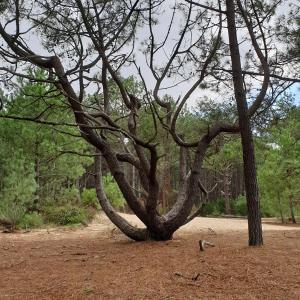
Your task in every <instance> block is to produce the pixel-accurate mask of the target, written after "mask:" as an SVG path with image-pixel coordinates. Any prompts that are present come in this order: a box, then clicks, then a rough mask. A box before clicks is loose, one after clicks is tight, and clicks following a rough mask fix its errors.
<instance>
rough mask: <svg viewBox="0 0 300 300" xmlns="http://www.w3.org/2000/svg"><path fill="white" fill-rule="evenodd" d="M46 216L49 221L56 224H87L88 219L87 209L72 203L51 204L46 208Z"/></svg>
mask: <svg viewBox="0 0 300 300" xmlns="http://www.w3.org/2000/svg"><path fill="white" fill-rule="evenodd" d="M44 216H45V219H46V221H47V222H49V223H54V224H56V225H71V224H80V223H81V224H86V223H87V221H88V220H87V215H86V212H85V210H84V209H83V208H79V207H76V206H72V205H66V206H60V207H54V206H49V207H47V208H45V210H44Z"/></svg>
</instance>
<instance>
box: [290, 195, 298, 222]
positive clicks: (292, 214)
mask: <svg viewBox="0 0 300 300" xmlns="http://www.w3.org/2000/svg"><path fill="white" fill-rule="evenodd" d="M289 206H290V211H291V220H292V223H293V224H296V223H297V222H296V218H295V213H294V207H293V202H292V199H291V198H289Z"/></svg>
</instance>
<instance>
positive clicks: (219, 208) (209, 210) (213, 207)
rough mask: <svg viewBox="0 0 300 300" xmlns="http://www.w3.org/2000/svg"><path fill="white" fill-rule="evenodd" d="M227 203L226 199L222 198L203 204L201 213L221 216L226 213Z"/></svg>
mask: <svg viewBox="0 0 300 300" xmlns="http://www.w3.org/2000/svg"><path fill="white" fill-rule="evenodd" d="M224 211H225V203H224V199H222V198H220V199H218V200H216V201H212V202H208V203H205V204H203V207H202V211H201V215H202V216H220V215H222V214H224Z"/></svg>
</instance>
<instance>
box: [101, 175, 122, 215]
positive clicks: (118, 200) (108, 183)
mask: <svg viewBox="0 0 300 300" xmlns="http://www.w3.org/2000/svg"><path fill="white" fill-rule="evenodd" d="M103 186H104V191H105V193H106V196H107V198H108V199H109V200H110V202H111V204H112V205H113V206H114V207H115V208H118V209H120V208H122V207H124V204H125V199H124V197H123V195H122V193H121V191H120V189H119V187H118V185H117V183H116V182H115V180H114V178H113V177H112V175H111V174H110V173H108V174H107V175H106V176H104V177H103Z"/></svg>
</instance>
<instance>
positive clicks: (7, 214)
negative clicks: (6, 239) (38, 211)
mask: <svg viewBox="0 0 300 300" xmlns="http://www.w3.org/2000/svg"><path fill="white" fill-rule="evenodd" d="M24 214H25V207H23V206H21V205H17V204H15V203H8V202H7V203H6V202H4V203H2V205H1V207H0V225H2V226H4V227H5V228H7V229H8V230H10V231H14V230H15V229H16V228H17V225H18V224H19V223H20V222H21V220H22V218H23V216H24Z"/></svg>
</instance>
